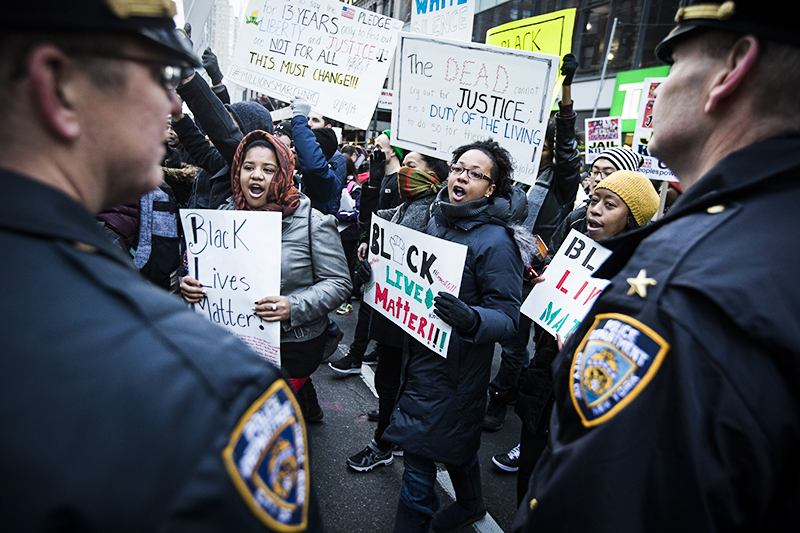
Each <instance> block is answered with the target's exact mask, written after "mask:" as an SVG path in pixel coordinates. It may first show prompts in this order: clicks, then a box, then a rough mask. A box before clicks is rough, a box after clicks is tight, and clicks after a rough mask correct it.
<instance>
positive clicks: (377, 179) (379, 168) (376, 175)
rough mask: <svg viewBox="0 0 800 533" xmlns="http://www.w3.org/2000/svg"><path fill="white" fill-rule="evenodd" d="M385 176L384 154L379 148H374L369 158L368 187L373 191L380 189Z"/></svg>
mask: <svg viewBox="0 0 800 533" xmlns="http://www.w3.org/2000/svg"><path fill="white" fill-rule="evenodd" d="M385 175H386V154H384V153H383V150H381V149H380V148H376V149H374V150H373V151H372V154H370V156H369V186H370V187H372V188H374V189H377V188H378V187H380V186H381V183H383V178H384V176H385Z"/></svg>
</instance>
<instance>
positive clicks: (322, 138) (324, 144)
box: [311, 128, 339, 161]
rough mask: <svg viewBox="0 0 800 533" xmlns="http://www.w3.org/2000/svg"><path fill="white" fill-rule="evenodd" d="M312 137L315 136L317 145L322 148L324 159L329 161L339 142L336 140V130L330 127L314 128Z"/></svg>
mask: <svg viewBox="0 0 800 533" xmlns="http://www.w3.org/2000/svg"><path fill="white" fill-rule="evenodd" d="M311 131H313V132H314V137H316V138H317V142H318V143H319V147H320V148H322V154H323V155H324V156H325V161H330V160H331V157H333V154H335V153H336V149H337V148H338V147H339V143H338V142H337V141H336V132H335V131H333V129H331V128H314V129H313V130H311Z"/></svg>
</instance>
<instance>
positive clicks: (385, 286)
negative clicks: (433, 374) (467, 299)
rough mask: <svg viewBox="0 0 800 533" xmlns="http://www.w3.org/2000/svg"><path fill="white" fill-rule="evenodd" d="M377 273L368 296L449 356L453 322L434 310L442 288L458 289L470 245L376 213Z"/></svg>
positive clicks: (372, 255) (372, 241) (372, 258)
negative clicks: (444, 318) (408, 225)
mask: <svg viewBox="0 0 800 533" xmlns="http://www.w3.org/2000/svg"><path fill="white" fill-rule="evenodd" d="M369 236H370V238H369V257H368V260H369V263H370V265H371V266H372V279H371V280H370V281H369V282H368V283H367V284H366V285H365V289H364V302H365V303H367V304H368V305H369V306H370V307H372V308H374V309H375V310H377V311H378V312H379V313H380V314H382V315H383V316H385V317H386V318H388V319H389V320H391V321H392V322H393V323H395V324H397V325H398V326H400V329H402V330H403V331H404V332H405V333H407V334H408V336H409V337H411V338H412V339H414V340H416V341H418V342H420V343H422V344H424V345H425V346H427V347H428V348H429V349H431V350H433V351H434V352H436V353H437V354H439V355H441V356H442V357H447V346H448V344H450V333H451V330H452V328H451V327H450V326H448V325H447V324H445V323H444V322H443V321H442V319H441V318H439V317H438V316H436V314H435V313H434V312H433V299H434V298H435V297H436V295H437V294H439V291H445V292H449V293H452V294H455V295H456V296H457V295H458V291H459V290H460V289H461V275H462V274H463V273H464V261H466V258H467V247H466V246H464V245H463V244H458V243H454V242H450V241H445V240H443V239H437V238H436V237H432V236H430V235H427V234H425V233H421V232H419V231H414V230H412V229H409V228H406V227H404V226H400V225H398V224H393V223H391V222H389V221H388V220H384V219H382V218H380V217H372V222H371V224H370V230H369Z"/></svg>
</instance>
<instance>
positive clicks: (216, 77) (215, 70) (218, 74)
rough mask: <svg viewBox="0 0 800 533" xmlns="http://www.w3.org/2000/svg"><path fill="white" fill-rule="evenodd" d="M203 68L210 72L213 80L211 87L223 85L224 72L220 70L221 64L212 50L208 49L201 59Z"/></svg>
mask: <svg viewBox="0 0 800 533" xmlns="http://www.w3.org/2000/svg"><path fill="white" fill-rule="evenodd" d="M201 59H202V62H203V68H204V69H206V72H208V75H209V77H210V78H211V85H219V84H220V83H222V71H221V70H220V69H219V62H218V61H217V56H216V55H215V54H214V52H212V51H211V48H206V49H205V51H204V52H203V57H202V58H201Z"/></svg>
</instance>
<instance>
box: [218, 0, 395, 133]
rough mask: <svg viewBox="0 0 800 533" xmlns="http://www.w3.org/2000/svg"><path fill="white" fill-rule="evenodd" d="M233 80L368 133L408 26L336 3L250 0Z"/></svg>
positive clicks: (324, 0)
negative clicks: (304, 103)
mask: <svg viewBox="0 0 800 533" xmlns="http://www.w3.org/2000/svg"><path fill="white" fill-rule="evenodd" d="M247 13H250V16H248V17H247V18H246V20H245V21H244V23H243V24H242V25H241V27H240V28H239V36H238V38H237V41H236V48H235V49H234V52H233V58H232V61H231V69H230V72H229V73H228V79H229V80H231V81H234V82H236V83H238V84H240V85H243V86H244V87H247V88H249V89H253V90H254V91H258V92H261V93H264V94H267V95H269V96H273V97H275V98H278V99H280V100H284V101H287V102H288V101H289V100H291V99H292V98H293V97H295V96H299V97H302V98H305V99H306V100H308V101H309V102H311V105H312V106H313V110H314V111H316V112H318V113H321V114H323V115H325V116H326V117H329V118H332V119H334V120H339V121H341V122H344V123H345V124H350V125H352V126H355V127H358V128H362V129H366V128H367V127H368V126H369V121H370V119H371V118H372V113H373V111H374V110H375V105H376V104H377V102H378V96H379V95H380V91H381V88H382V87H383V82H384V80H385V79H386V73H387V72H388V70H389V64H390V63H391V59H392V57H393V54H394V51H395V47H396V46H397V40H398V34H399V32H400V28H402V26H403V23H402V22H401V21H399V20H397V19H393V18H391V17H386V16H383V15H381V14H379V13H374V12H372V11H367V10H366V9H362V8H360V7H355V6H352V5H346V4H343V3H341V2H336V1H334V0H296V1H293V2H286V1H284V0H249V2H248V7H247Z"/></svg>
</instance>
